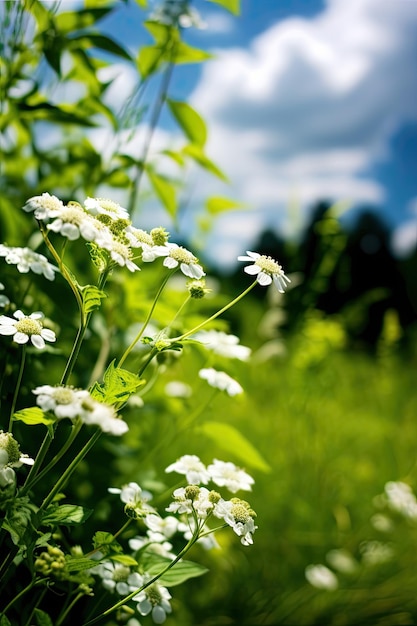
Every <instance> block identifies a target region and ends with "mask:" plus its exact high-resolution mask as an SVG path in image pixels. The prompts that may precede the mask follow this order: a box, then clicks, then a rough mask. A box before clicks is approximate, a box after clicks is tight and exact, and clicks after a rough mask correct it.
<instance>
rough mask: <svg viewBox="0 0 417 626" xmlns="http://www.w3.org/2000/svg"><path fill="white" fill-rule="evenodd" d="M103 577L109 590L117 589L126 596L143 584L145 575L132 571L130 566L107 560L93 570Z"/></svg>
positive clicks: (102, 582) (103, 583) (93, 572)
mask: <svg viewBox="0 0 417 626" xmlns="http://www.w3.org/2000/svg"><path fill="white" fill-rule="evenodd" d="M91 572H92V574H96V575H97V576H100V578H101V584H102V585H103V587H104V588H105V589H108V590H109V591H116V592H117V593H118V594H119V595H121V596H126V595H128V594H129V593H132V592H133V591H136V589H140V587H142V585H143V582H144V580H143V577H142V576H141V575H140V574H138V572H131V570H130V568H129V567H127V566H126V565H122V564H121V563H113V561H105V562H104V563H100V565H97V566H96V567H94V568H93V569H92V570H91Z"/></svg>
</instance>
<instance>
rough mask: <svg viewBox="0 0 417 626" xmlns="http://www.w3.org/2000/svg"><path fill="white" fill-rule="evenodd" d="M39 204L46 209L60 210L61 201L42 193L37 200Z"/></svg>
mask: <svg viewBox="0 0 417 626" xmlns="http://www.w3.org/2000/svg"><path fill="white" fill-rule="evenodd" d="M36 204H38V205H39V206H41V207H42V208H45V209H47V210H48V211H60V210H61V209H62V202H61V200H58V198H55V197H54V196H50V195H46V194H43V195H42V196H41V197H40V200H38V201H37V203H36Z"/></svg>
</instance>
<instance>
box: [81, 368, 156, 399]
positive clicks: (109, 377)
mask: <svg viewBox="0 0 417 626" xmlns="http://www.w3.org/2000/svg"><path fill="white" fill-rule="evenodd" d="M115 361H116V359H114V360H113V361H112V362H111V363H110V365H109V366H108V368H107V370H106V371H105V372H104V376H103V383H102V384H100V383H97V382H96V383H94V385H93V388H92V389H91V395H92V396H93V398H95V399H96V400H99V401H100V402H106V403H107V404H117V403H120V402H126V401H127V400H128V399H129V398H130V396H131V395H132V394H133V393H135V392H136V391H137V390H138V389H139V387H142V385H144V384H145V381H144V380H143V379H141V378H139V377H138V376H137V375H136V374H133V373H132V372H129V371H128V370H125V369H122V368H121V367H115V365H114V363H115Z"/></svg>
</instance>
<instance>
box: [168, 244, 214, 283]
mask: <svg viewBox="0 0 417 626" xmlns="http://www.w3.org/2000/svg"><path fill="white" fill-rule="evenodd" d="M164 256H165V259H164V265H165V267H168V268H169V269H175V268H177V267H178V265H179V266H180V270H181V272H182V273H183V274H184V275H185V276H188V277H189V278H197V279H198V278H202V277H203V276H205V275H206V274H205V272H204V270H203V268H202V267H201V265H199V264H198V259H197V257H195V256H194V255H193V254H192V252H190V251H189V250H187V249H186V248H183V247H182V246H178V245H177V244H176V243H167V244H165V250H164Z"/></svg>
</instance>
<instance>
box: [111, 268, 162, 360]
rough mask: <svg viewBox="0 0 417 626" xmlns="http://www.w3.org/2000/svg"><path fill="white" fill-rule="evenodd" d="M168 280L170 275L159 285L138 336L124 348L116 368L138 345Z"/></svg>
mask: <svg viewBox="0 0 417 626" xmlns="http://www.w3.org/2000/svg"><path fill="white" fill-rule="evenodd" d="M169 278H170V274H167V275H166V276H165V278H164V280H163V281H162V283H161V285H160V287H159V289H158V292H157V294H156V296H155V298H154V301H153V303H152V306H151V308H150V310H149V312H148V315H147V316H146V319H145V321H144V323H143V324H142V328H141V329H140V331H139V332H138V334H137V335H136V337H135V338H134V340H133V341H132V343H131V344H130V345H129V347H128V348H126V350H125V352H124V353H123V355H122V357H121V359H120V361H119V363H118V365H117V367H121V366H122V365H123V363H124V362H125V360H126V359H127V357H128V356H129V354H130V353H131V351H132V350H133V348H134V347H135V345H136V344H137V343H138V341H139V339H140V338H141V337H142V335H143V333H144V332H145V329H146V327H147V325H148V324H149V320H150V319H151V317H152V313H153V312H154V310H155V307H156V304H157V302H158V300H159V297H160V295H161V293H162V291H163V289H164V287H165V285H166V284H167V282H168V280H169Z"/></svg>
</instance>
